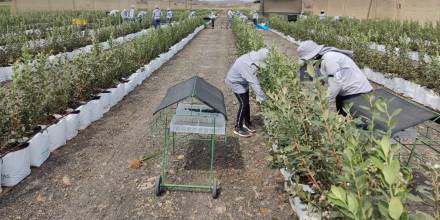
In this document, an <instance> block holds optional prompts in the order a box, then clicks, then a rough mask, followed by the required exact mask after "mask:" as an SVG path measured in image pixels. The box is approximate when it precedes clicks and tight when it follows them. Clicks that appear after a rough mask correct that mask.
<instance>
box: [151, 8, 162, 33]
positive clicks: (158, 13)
mask: <svg viewBox="0 0 440 220" xmlns="http://www.w3.org/2000/svg"><path fill="white" fill-rule="evenodd" d="M161 17H162V12H161V11H160V8H159V6H156V7H154V10H153V15H152V19H153V26H154V28H155V29H157V28H158V27H160V18H161Z"/></svg>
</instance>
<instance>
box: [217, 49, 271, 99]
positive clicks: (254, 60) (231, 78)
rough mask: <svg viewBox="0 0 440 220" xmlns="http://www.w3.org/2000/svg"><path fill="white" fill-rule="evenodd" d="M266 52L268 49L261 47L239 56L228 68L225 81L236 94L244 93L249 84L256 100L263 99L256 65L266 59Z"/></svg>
mask: <svg viewBox="0 0 440 220" xmlns="http://www.w3.org/2000/svg"><path fill="white" fill-rule="evenodd" d="M268 54H269V51H268V50H267V49H266V48H262V49H260V50H258V51H252V52H250V53H247V54H243V55H242V56H240V57H239V58H238V59H237V60H236V61H235V63H234V64H233V65H232V67H231V68H230V69H229V72H228V75H227V76H226V79H225V83H226V84H227V85H228V86H229V87H230V88H231V89H232V91H233V92H234V93H237V94H243V93H246V92H247V91H248V90H249V84H250V85H251V87H252V89H253V90H254V92H255V94H256V96H257V101H264V100H265V99H266V95H265V94H264V92H263V90H262V89H261V86H260V81H259V80H258V78H257V70H258V66H259V65H260V64H262V63H264V61H265V60H266V59H267V57H268Z"/></svg>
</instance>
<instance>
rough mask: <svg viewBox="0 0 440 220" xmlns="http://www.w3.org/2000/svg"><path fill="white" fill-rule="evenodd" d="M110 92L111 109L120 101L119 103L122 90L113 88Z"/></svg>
mask: <svg viewBox="0 0 440 220" xmlns="http://www.w3.org/2000/svg"><path fill="white" fill-rule="evenodd" d="M108 91H109V92H110V108H111V107H113V106H115V105H116V104H117V103H118V101H119V97H120V94H119V93H120V90H119V89H118V88H111V89H108Z"/></svg>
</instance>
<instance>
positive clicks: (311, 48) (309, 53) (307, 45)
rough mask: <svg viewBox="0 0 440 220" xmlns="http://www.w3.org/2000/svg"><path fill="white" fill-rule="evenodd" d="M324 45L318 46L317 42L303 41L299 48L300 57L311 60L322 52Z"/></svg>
mask: <svg viewBox="0 0 440 220" xmlns="http://www.w3.org/2000/svg"><path fill="white" fill-rule="evenodd" d="M322 48H324V45H318V44H317V43H315V41H312V40H306V41H303V42H302V43H301V44H300V45H299V47H298V56H299V58H300V59H303V60H310V59H312V58H313V57H315V56H316V55H318V54H319V52H321V50H322Z"/></svg>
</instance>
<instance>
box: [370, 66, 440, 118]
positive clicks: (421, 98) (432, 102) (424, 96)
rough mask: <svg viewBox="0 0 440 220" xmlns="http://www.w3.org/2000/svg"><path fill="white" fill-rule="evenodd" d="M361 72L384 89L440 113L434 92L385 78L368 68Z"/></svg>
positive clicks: (437, 98) (413, 84)
mask: <svg viewBox="0 0 440 220" xmlns="http://www.w3.org/2000/svg"><path fill="white" fill-rule="evenodd" d="M363 72H364V73H365V75H366V76H367V78H368V79H369V80H371V81H373V82H374V83H377V84H379V85H383V86H384V87H385V88H387V89H390V90H392V91H394V92H396V93H398V94H401V95H403V96H406V97H408V98H411V99H412V100H414V101H415V102H417V103H420V104H422V105H424V106H427V107H430V108H432V109H434V110H437V111H440V97H439V96H438V95H437V94H436V93H434V91H432V90H430V89H427V88H425V87H422V86H420V85H418V84H416V83H413V82H411V81H408V80H405V79H402V78H399V77H394V78H387V77H385V75H384V74H383V73H380V72H375V71H373V70H371V69H370V68H364V69H363Z"/></svg>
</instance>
